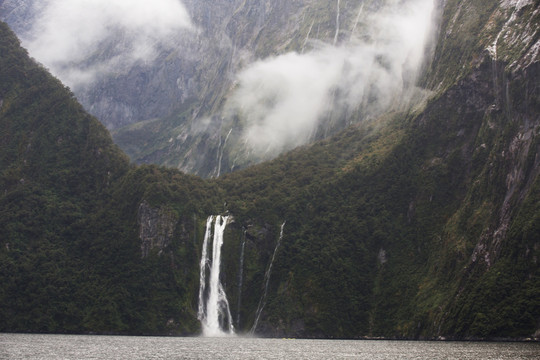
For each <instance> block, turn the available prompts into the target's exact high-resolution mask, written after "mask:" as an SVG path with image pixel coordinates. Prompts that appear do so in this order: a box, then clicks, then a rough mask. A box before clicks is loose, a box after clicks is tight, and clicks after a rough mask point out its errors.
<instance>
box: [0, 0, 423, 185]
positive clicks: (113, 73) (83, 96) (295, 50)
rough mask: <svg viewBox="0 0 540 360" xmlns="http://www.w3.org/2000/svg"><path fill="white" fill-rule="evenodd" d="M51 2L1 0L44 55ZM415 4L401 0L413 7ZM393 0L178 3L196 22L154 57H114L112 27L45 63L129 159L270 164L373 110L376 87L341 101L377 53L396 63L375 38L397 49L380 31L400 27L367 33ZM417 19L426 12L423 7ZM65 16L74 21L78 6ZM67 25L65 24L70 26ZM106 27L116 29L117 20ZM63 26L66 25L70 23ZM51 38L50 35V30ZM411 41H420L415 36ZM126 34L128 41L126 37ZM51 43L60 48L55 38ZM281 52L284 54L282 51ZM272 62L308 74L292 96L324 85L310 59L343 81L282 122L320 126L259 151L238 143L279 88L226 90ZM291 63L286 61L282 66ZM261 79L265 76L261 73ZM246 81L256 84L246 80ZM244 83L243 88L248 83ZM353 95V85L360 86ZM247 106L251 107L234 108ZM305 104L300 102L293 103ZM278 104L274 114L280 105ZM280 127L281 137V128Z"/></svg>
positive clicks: (195, 167)
mask: <svg viewBox="0 0 540 360" xmlns="http://www.w3.org/2000/svg"><path fill="white" fill-rule="evenodd" d="M58 2H61V1H60V0H58V1H52V0H51V1H46V2H38V1H20V0H5V1H3V2H2V3H0V19H2V20H4V21H6V22H8V24H9V25H10V26H11V27H12V28H13V29H14V30H15V32H16V33H17V34H18V35H19V36H20V37H22V38H23V39H24V40H25V41H24V43H25V44H28V45H29V46H30V47H31V49H32V48H36V53H37V55H41V53H42V52H43V51H38V50H41V48H40V46H39V41H46V40H48V37H46V36H45V35H40V31H41V33H46V31H44V30H43V29H42V27H45V29H48V27H47V26H49V27H50V23H51V22H53V20H54V19H55V16H56V17H59V18H60V19H63V17H60V15H58V14H56V12H53V11H51V10H50V7H52V8H53V9H54V4H56V3H58ZM164 2H165V1H164ZM420 2H421V1H417V0H411V1H409V3H413V4H415V3H420ZM424 2H425V1H424ZM395 3H396V2H395V1H393V0H392V1H385V2H380V1H371V0H370V1H358V0H343V1H341V0H338V1H334V2H327V1H320V0H299V1H270V2H269V1H266V0H257V1H250V2H246V1H241V0H235V1H220V2H218V3H215V2H208V1H202V2H201V1H183V4H184V5H185V7H186V9H187V11H188V13H189V15H190V18H191V21H192V23H193V26H192V27H191V28H189V29H186V28H179V29H175V30H174V31H173V32H171V34H169V36H168V38H167V41H166V42H162V43H159V46H157V47H155V48H154V49H153V51H154V52H155V54H154V56H153V57H152V58H151V59H148V60H147V59H144V60H140V61H131V60H130V61H125V62H123V63H120V65H115V59H116V58H117V57H119V56H121V55H122V54H121V53H120V54H119V51H122V49H123V50H124V51H125V52H126V53H128V52H129V51H130V48H129V46H128V45H129V40H126V38H128V39H129V35H128V34H126V33H128V32H129V30H130V29H127V30H126V29H123V28H120V29H118V30H115V31H109V33H108V34H107V37H105V38H104V39H103V40H100V42H98V43H97V45H96V44H93V43H90V44H91V45H92V47H93V49H95V50H94V52H92V53H89V54H88V55H87V57H85V58H82V59H79V58H78V57H75V56H73V55H72V54H71V53H69V52H68V53H67V54H66V57H67V59H66V60H65V61H62V59H56V58H54V60H55V61H56V62H54V61H52V60H50V63H51V64H50V66H51V69H52V70H53V72H54V73H56V74H57V75H58V76H59V77H60V78H61V79H63V80H64V81H65V82H67V83H68V85H69V86H70V87H71V88H72V90H73V91H74V93H75V94H76V96H77V98H78V99H79V100H80V102H81V103H82V104H83V105H84V106H85V108H86V109H87V110H88V111H89V112H90V113H92V114H93V115H95V116H96V117H97V118H98V119H99V120H100V121H101V122H102V123H103V124H105V125H106V127H107V128H109V129H110V130H113V137H114V139H115V142H116V143H117V144H118V145H119V146H120V147H121V148H122V149H123V150H124V151H125V152H126V153H127V154H128V155H129V156H130V157H131V158H132V159H133V160H134V161H135V162H137V163H155V164H161V165H166V166H168V167H175V168H178V169H181V170H182V171H185V172H190V173H194V174H198V175H201V176H204V177H212V176H218V175H219V174H220V173H225V172H229V171H231V170H233V169H238V168H241V167H245V166H247V165H249V164H253V163H257V162H260V161H262V160H268V159H270V158H272V157H275V156H276V155H278V154H279V153H280V152H283V151H286V150H290V149H292V148H294V147H295V146H297V145H302V144H304V143H307V142H310V141H313V140H316V139H322V138H324V137H327V136H329V135H331V134H334V133H336V132H337V131H339V130H342V129H343V128H345V127H346V126H348V125H350V124H351V123H358V122H359V121H361V120H363V119H365V118H370V117H373V116H375V115H376V114H377V113H380V112H381V111H380V110H379V109H378V108H377V107H378V106H379V104H378V102H377V98H378V96H379V95H377V92H378V91H380V89H378V88H377V87H375V88H374V90H367V91H366V93H367V92H370V93H369V94H366V95H364V97H365V100H363V102H361V103H360V104H358V103H357V102H358V101H360V100H356V99H355V100H354V101H353V103H350V101H347V104H345V105H344V104H341V102H342V101H341V100H342V99H345V95H346V93H347V92H350V91H351V90H350V87H351V84H352V83H353V82H354V83H356V84H359V83H362V82H365V83H368V82H370V81H371V80H369V79H367V78H368V77H370V76H371V77H373V76H377V75H376V74H375V73H372V72H374V71H376V70H374V69H371V67H372V66H373V63H372V62H375V63H377V62H381V63H384V62H385V61H386V62H387V63H386V64H382V65H383V66H392V64H391V61H393V60H388V59H384V58H385V57H386V56H387V54H385V50H381V49H377V48H374V47H375V44H382V45H383V46H387V47H390V46H391V47H393V50H392V51H395V52H396V53H397V52H399V47H400V46H401V45H400V44H403V43H407V41H405V40H403V41H402V39H398V40H397V41H395V42H394V43H392V42H390V40H389V39H388V38H389V37H390V36H395V35H396V34H395V33H394V32H396V31H397V32H398V33H401V31H399V30H400V29H393V27H394V26H393V25H392V24H390V25H389V24H378V25H377V26H384V30H383V29H378V30H377V31H373V28H375V27H376V26H375V25H376V24H374V23H375V22H377V21H378V19H379V18H380V17H381V15H380V14H381V13H385V6H386V5H387V4H390V7H392V6H394V7H395V6H398V5H396V4H395ZM428 3H429V2H428ZM49 4H53V5H49ZM48 6H49V7H48ZM134 6H135V5H134ZM45 10H47V11H45ZM64 11H65V12H66V13H68V12H69V10H64ZM402 12H403V13H406V11H402ZM50 13H51V14H50ZM420 15H421V16H422V15H424V17H427V18H429V13H427V12H424V13H421V14H420ZM65 16H69V15H68V14H65ZM72 16H73V17H76V16H77V14H76V13H75V14H73V15H72ZM104 16H105V15H104ZM387 16H388V19H386V20H385V21H390V22H392V23H394V24H397V23H398V22H399V21H401V20H400V19H396V20H395V21H394V20H393V19H392V17H395V14H391V15H390V14H387ZM49 17H50V18H51V19H49ZM373 19H377V20H373ZM82 20H83V19H81V21H82ZM43 24H45V25H43ZM67 24H68V25H66V26H70V25H71V23H70V22H67ZM108 26H109V27H110V28H113V29H114V26H115V25H114V24H110V25H108ZM63 31H64V32H66V31H67V32H70V30H69V29H63ZM86 31H87V29H86V28H81V29H78V28H77V29H73V31H71V32H75V33H77V32H86ZM54 34H56V32H52V35H54ZM52 35H51V36H52ZM40 36H42V37H40ZM59 41H61V40H59ZM96 41H97V40H96ZM418 41H419V42H420V43H421V39H419V40H418ZM125 42H128V45H124V43H125ZM36 44H37V45H36ZM53 46H54V42H53ZM59 48H60V49H62V47H61V46H59ZM124 48H125V49H124ZM119 49H120V50H119ZM410 50H411V49H405V51H410ZM415 51H416V50H415ZM376 52H379V53H378V54H376ZM284 54H287V55H288V56H289V58H286V57H285V58H279V56H280V55H284ZM45 55H46V54H45ZM45 55H42V56H43V57H44V61H46V60H47V59H48V57H47V56H45ZM49 57H50V56H49ZM72 57H73V59H72ZM276 57H278V58H276ZM291 57H292V58H293V59H291ZM359 57H365V58H366V60H365V61H362V62H361V63H358V60H351V59H354V58H359ZM372 57H378V58H374V59H372ZM347 58H348V59H347ZM38 60H39V58H38ZM276 60H277V61H281V65H277V66H282V67H283V66H286V67H290V66H298V65H295V64H294V62H296V63H297V64H300V63H304V64H302V65H300V66H301V67H302V68H304V69H305V71H306V74H305V76H304V78H303V79H302V78H292V79H287V78H285V79H283V81H284V82H283V86H286V87H288V88H289V89H290V88H293V90H290V91H296V93H297V92H299V91H302V92H305V91H306V90H308V89H309V88H310V86H306V84H309V83H312V84H313V83H316V82H317V81H319V82H320V81H321V79H320V77H319V74H320V71H321V70H317V69H310V67H312V66H320V67H323V68H325V69H326V71H328V69H330V68H336V67H337V68H336V69H334V70H333V71H334V72H336V71H338V72H342V74H341V75H338V76H341V79H339V80H337V82H335V83H332V84H329V85H328V89H324V88H323V89H321V91H331V92H332V93H335V92H336V91H337V92H341V93H343V95H342V97H341V99H337V98H328V99H326V98H324V99H318V98H314V97H312V96H311V97H309V96H310V95H306V96H308V98H307V99H306V100H304V102H305V101H308V100H309V101H310V102H311V104H313V103H320V104H316V106H315V108H317V107H321V106H322V107H324V109H322V108H321V109H319V110H318V111H319V112H321V113H320V114H316V116H317V118H316V119H309V120H308V119H304V120H302V118H300V119H298V117H297V118H295V119H292V120H291V121H290V122H289V123H298V124H300V125H301V124H302V121H303V122H304V123H305V122H306V121H310V122H311V121H313V122H314V121H317V124H315V125H314V126H312V127H307V128H306V127H301V126H300V125H299V126H297V127H296V130H295V133H293V134H292V135H290V132H291V129H288V128H287V127H283V128H282V129H279V131H280V136H279V137H280V138H282V139H283V138H285V137H286V136H289V137H291V139H290V141H289V142H288V143H286V144H284V145H281V144H279V145H277V146H273V145H272V146H270V148H271V149H270V150H264V151H258V152H257V151H253V149H252V148H250V147H249V146H248V147H246V146H245V143H246V138H245V137H246V136H245V134H244V132H245V131H246V128H248V127H249V126H250V124H253V123H254V122H255V125H257V121H260V120H261V118H260V116H259V115H257V113H258V112H259V111H261V110H262V111H266V112H271V111H272V108H271V107H270V108H267V109H264V107H268V103H272V102H274V101H276V98H278V97H280V96H281V95H280V94H282V93H284V92H286V91H287V90H286V89H285V90H284V89H281V88H274V89H269V91H270V92H269V93H268V95H261V97H260V98H259V99H258V100H256V101H257V102H256V103H254V104H251V105H249V104H247V105H246V101H245V100H243V97H242V96H240V95H238V96H236V97H235V96H234V94H237V93H239V92H240V91H238V87H239V83H240V86H241V85H242V83H241V81H242V75H241V74H242V72H244V71H246V70H247V69H250V67H252V66H253V65H254V64H256V63H258V62H259V61H263V63H262V64H264V61H266V62H267V63H266V68H261V67H259V68H258V69H257V68H254V69H253V70H252V74H253V73H255V74H259V75H261V74H262V75H263V76H264V75H265V76H267V77H273V78H275V77H276V76H278V77H279V76H280V74H272V73H268V72H269V71H275V70H273V69H272V66H274V65H272V62H273V61H276ZM291 60H292V62H293V64H290V63H289V62H291ZM351 61H352V62H353V63H351ZM402 61H405V60H402ZM340 62H343V64H342V63H340ZM269 63H270V64H269ZM349 63H351V64H349ZM47 65H48V66H49V64H47ZM399 65H400V66H401V65H402V64H399ZM261 66H263V67H264V65H261ZM347 66H348V67H349V68H353V69H363V68H365V69H366V70H362V71H363V72H359V71H351V70H350V69H349V70H347V69H346V67H347ZM415 66H416V65H415ZM100 67H103V68H104V70H99V71H97V74H94V73H95V70H93V69H95V68H100ZM339 67H344V68H343V69H339ZM292 71H294V70H292ZM392 71H393V70H392ZM80 73H83V74H86V75H85V76H87V77H88V76H91V78H92V80H91V81H84V82H81V81H80V78H81V75H80ZM410 73H414V71H410ZM73 74H79V75H77V76H76V75H73ZM90 74H92V75H90ZM392 76H397V78H395V79H393V80H391V81H395V82H397V81H401V75H400V74H392ZM317 78H319V79H318V80H317ZM244 79H245V77H244ZM259 81H265V82H267V80H266V79H263V78H261V80H259ZM299 81H302V83H299ZM386 81H389V80H386ZM347 82H350V83H351V84H347ZM322 83H324V82H322ZM251 86H255V87H257V86H260V85H259V84H258V83H256V82H255V83H252V85H251ZM299 86H301V88H300V89H296V90H294V87H297V88H298V87H299ZM366 86H367V85H366ZM245 91H248V92H251V90H250V89H246V90H245ZM354 91H355V92H356V93H358V92H360V91H364V90H362V89H356V90H354ZM384 91H387V90H386V89H385V90H384ZM332 96H334V95H332ZM355 96H357V98H358V99H361V98H362V97H361V96H359V95H355ZM231 97H232V98H233V99H230V98H231ZM325 97H326V96H325ZM239 99H242V103H241V104H239V105H236V104H235V100H239ZM326 103H328V104H326ZM368 103H370V104H368ZM373 103H375V105H376V106H375V105H373ZM297 104H300V101H298V100H295V104H294V106H296V105H297ZM246 106H247V107H248V112H246V113H241V111H243V109H245V107H246ZM282 106H288V107H290V106H291V105H287V104H284V105H282ZM298 106H299V108H300V109H299V110H297V112H299V113H302V112H306V111H310V110H311V111H313V108H314V107H313V105H298ZM302 106H303V107H305V108H307V109H302ZM389 107H391V106H390V105H389V104H385V105H384V108H385V109H387V108H389ZM310 108H311V109H310ZM275 109H276V110H275V111H279V109H280V108H279V103H278V104H277V105H275ZM376 109H377V110H376ZM250 110H252V111H251V112H250ZM323 110H324V111H323ZM287 111H290V109H289V110H287ZM312 116H314V115H312ZM263 120H264V119H263ZM286 132H289V135H286V134H282V133H286Z"/></svg>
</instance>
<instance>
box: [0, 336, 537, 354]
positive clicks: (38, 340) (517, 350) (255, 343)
mask: <svg viewBox="0 0 540 360" xmlns="http://www.w3.org/2000/svg"><path fill="white" fill-rule="evenodd" d="M539 358H540V344H539V343H490V342H426V341H386V340H380V341H372V340H286V339H258V338H244V337H226V338H200V337H191V338H180V337H139V336H133V337H128V336H126V337H122V336H89V335H26V334H24V335H23V334H0V359H10V360H13V359H43V360H46V359H66V360H67V359H130V360H132V359H373V360H380V359H460V360H467V359H502V360H505V359H535V360H536V359H539Z"/></svg>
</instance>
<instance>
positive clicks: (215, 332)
mask: <svg viewBox="0 0 540 360" xmlns="http://www.w3.org/2000/svg"><path fill="white" fill-rule="evenodd" d="M214 219H215V223H214V231H213V239H212V261H211V262H210V259H209V254H208V246H209V244H208V242H209V239H210V236H212V223H213V222H214ZM228 219H229V217H228V216H223V217H222V216H220V215H218V216H216V217H214V216H209V217H208V219H207V221H206V231H205V234H204V241H203V248H202V253H201V263H200V277H199V279H200V286H199V310H198V313H197V318H198V319H199V320H200V321H201V325H202V330H203V335H204V336H223V335H226V334H234V327H233V324H232V316H231V311H230V308H229V302H228V300H227V295H226V294H225V289H224V288H223V285H222V284H221V281H220V280H219V275H220V265H221V247H222V245H223V233H224V232H225V227H226V226H227V220H228ZM207 268H208V269H209V271H210V276H209V280H208V284H207V283H206V271H207ZM207 285H208V291H206V288H207ZM205 298H206V301H205Z"/></svg>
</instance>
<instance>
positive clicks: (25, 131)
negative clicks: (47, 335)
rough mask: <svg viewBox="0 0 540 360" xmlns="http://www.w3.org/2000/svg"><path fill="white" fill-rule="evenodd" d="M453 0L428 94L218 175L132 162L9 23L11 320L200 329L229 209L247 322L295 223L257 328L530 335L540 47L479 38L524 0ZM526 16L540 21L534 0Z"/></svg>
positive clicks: (57, 328)
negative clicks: (501, 4)
mask: <svg viewBox="0 0 540 360" xmlns="http://www.w3.org/2000/svg"><path fill="white" fill-rule="evenodd" d="M459 3H460V2H458V1H448V2H447V3H446V5H445V8H444V9H441V10H444V11H443V12H442V14H443V16H442V19H441V29H440V32H439V41H438V42H437V47H436V49H435V54H434V58H433V61H432V63H430V64H427V65H426V66H427V69H426V73H425V76H424V78H423V82H424V83H425V84H426V86H429V87H430V88H431V91H432V93H433V94H432V96H431V98H430V99H429V100H428V101H426V102H425V103H424V104H422V106H420V107H417V108H414V109H411V110H407V111H402V112H400V111H394V112H391V113H387V114H385V115H384V116H381V117H379V118H378V119H377V120H374V121H372V122H365V123H360V124H359V125H355V126H353V127H350V128H348V129H346V130H344V131H343V132H340V133H339V134H337V135H335V136H333V137H331V138H329V139H326V140H323V141H320V142H317V143H315V144H312V145H308V146H304V147H300V148H297V149H295V150H293V151H291V152H288V153H286V154H284V155H281V156H280V157H278V158H276V159H274V160H272V161H269V162H266V163H263V164H260V165H257V166H253V167H249V168H247V169H245V170H242V171H238V172H234V173H231V174H227V175H225V176H222V177H220V178H218V179H213V180H202V179H200V178H198V177H195V176H191V175H186V174H183V173H181V172H179V171H177V170H172V169H166V168H163V167H158V166H155V165H147V166H135V165H132V164H130V163H129V161H128V159H127V158H126V156H125V155H124V154H123V153H122V152H121V151H120V150H118V148H117V147H116V146H115V145H114V143H113V142H112V140H111V137H110V135H109V134H108V132H107V131H106V130H105V128H104V127H103V126H102V125H101V124H100V123H99V122H98V121H97V120H96V119H95V118H93V117H91V116H89V115H88V114H87V113H86V112H85V111H84V110H83V108H82V107H81V106H80V105H79V104H78V103H77V101H76V99H75V98H74V97H73V95H72V94H71V92H70V90H69V89H67V88H65V87H64V86H63V85H62V84H61V83H60V82H59V81H58V80H56V79H55V78H53V77H52V76H51V75H50V74H48V72H47V71H46V69H44V68H43V67H42V66H40V65H39V64H37V63H36V62H35V61H33V60H31V59H30V58H29V57H28V55H27V53H26V52H25V50H24V49H22V48H21V47H20V45H19V42H18V40H17V39H16V37H15V36H14V34H13V33H12V32H11V30H9V28H8V27H7V25H5V24H3V23H2V24H1V25H0V123H1V128H2V133H1V134H0V136H1V143H0V144H1V149H0V150H1V151H0V156H1V157H0V190H1V193H0V282H1V283H2V286H1V288H0V331H19V332H55V333H119V334H194V333H198V332H199V331H200V324H199V323H198V321H197V292H198V286H199V260H200V257H201V244H202V240H203V236H204V231H205V229H204V226H205V223H206V218H207V217H208V216H209V215H211V214H229V215H231V216H232V218H233V220H232V222H231V223H230V225H228V227H227V229H226V231H225V244H224V246H223V270H222V281H223V283H224V286H225V289H226V292H227V295H228V297H229V302H230V305H231V309H232V311H233V318H234V319H236V320H235V327H236V328H237V330H238V331H240V332H247V331H250V330H251V329H252V327H253V324H254V322H255V313H256V310H257V308H258V304H259V303H260V299H261V296H262V294H263V292H264V291H263V290H264V286H265V284H264V278H265V272H266V270H267V269H268V268H269V266H270V262H271V261H272V258H273V256H272V255H273V253H274V251H275V249H276V245H277V241H278V239H279V236H280V227H281V226H282V225H283V238H282V241H281V244H280V247H279V248H277V250H278V251H277V252H276V257H275V262H274V264H273V268H272V274H271V277H270V281H269V287H268V293H267V297H266V299H265V300H266V306H265V307H264V309H263V310H262V313H261V318H260V321H259V323H258V324H257V327H256V329H253V330H254V331H255V333H257V334H260V335H264V336H296V337H322V338H338V337H339V338H360V337H388V338H412V339H418V338H430V339H433V338H453V339H473V338H483V339H486V338H488V339H497V338H515V339H518V338H519V339H523V338H538V337H539V336H540V335H539V329H540V272H539V266H538V257H539V255H540V253H539V252H540V244H539V241H540V178H539V174H540V122H539V118H538V114H539V113H540V95H539V94H540V92H539V88H540V85H539V84H540V78H539V75H540V62H539V61H538V58H537V56H536V57H535V55H534V54H533V56H532V58H529V57H528V56H529V55H528V54H529V53H530V51H531V49H532V48H531V47H525V48H523V49H516V48H512V47H511V46H509V45H507V44H506V43H504V44H503V43H501V46H500V47H499V56H498V57H493V56H492V54H490V53H489V51H486V50H485V45H486V44H490V43H491V42H492V40H493V38H494V37H496V36H497V31H498V30H494V29H493V28H492V25H490V24H491V23H493V22H494V20H497V23H501V24H503V23H504V21H503V20H505V19H506V18H508V17H509V16H510V12H511V11H513V10H512V9H509V10H507V11H504V10H501V8H497V7H494V6H491V5H490V4H488V3H489V2H484V1H480V0H475V1H470V2H468V5H469V6H470V7H473V8H474V9H476V10H477V11H475V12H471V11H463V10H462V9H461V6H462V5H460V4H459ZM469 10H470V9H469ZM473 13H474V16H475V19H472V18H470V17H471V16H473V15H472V14H473ZM516 16H519V19H520V21H521V22H522V24H529V25H530V24H534V23H538V21H539V11H538V1H536V2H530V4H529V5H527V6H524V7H522V8H521V9H520V10H519V14H517V15H516ZM452 21H454V22H456V21H460V22H462V23H463V24H466V25H467V26H463V27H461V28H459V29H455V28H453V26H454V24H453V23H452ZM486 24H488V25H486ZM501 26H502V25H501ZM527 26H528V25H527ZM527 26H526V25H523V26H522V28H523V29H526V28H527ZM474 29H476V30H478V31H477V32H476V33H477V34H479V35H478V37H475V38H474V39H472V40H468V41H467V42H466V44H463V42H462V40H463V38H464V37H466V36H467V35H468V34H469V32H470V31H473V30H474ZM499 29H500V27H499ZM520 29H521V28H520ZM503 30H504V29H503ZM524 31H525V30H524ZM534 34H535V35H534V36H536V38H534V37H533V38H532V39H533V40H534V39H536V40H534V41H537V40H538V36H539V35H538V32H536V33H534ZM518 35H519V34H518ZM516 36H517V35H516ZM507 38H510V36H508V37H507ZM505 44H506V45H505ZM458 46H460V49H461V50H462V51H460V52H456V50H455V49H456V48H457V47H458ZM242 244H244V245H245V253H243V252H242V253H243V254H244V258H243V259H242V262H241V261H240V259H239V254H240V253H241V252H240V249H241V248H242V249H243V247H244V245H242ZM240 264H243V267H242V270H241V269H240ZM240 273H242V276H243V286H242V287H241V288H240V287H239V283H238V279H239V276H240Z"/></svg>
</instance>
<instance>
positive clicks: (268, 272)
mask: <svg viewBox="0 0 540 360" xmlns="http://www.w3.org/2000/svg"><path fill="white" fill-rule="evenodd" d="M285 223H286V221H284V222H283V224H281V230H280V232H279V238H278V241H277V244H276V247H275V249H274V253H273V254H272V259H271V260H270V265H269V266H268V269H267V270H266V273H265V274H264V291H263V294H262V296H261V299H260V300H259V306H257V311H256V312H255V322H254V323H253V326H252V327H251V331H250V333H251V334H253V333H255V330H257V325H258V324H259V319H260V317H261V313H262V311H263V309H264V306H265V305H266V295H267V293H268V284H269V283H270V275H271V274H272V265H273V264H274V260H275V259H276V254H277V251H278V248H279V245H280V244H281V240H282V239H283V228H284V227H285Z"/></svg>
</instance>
